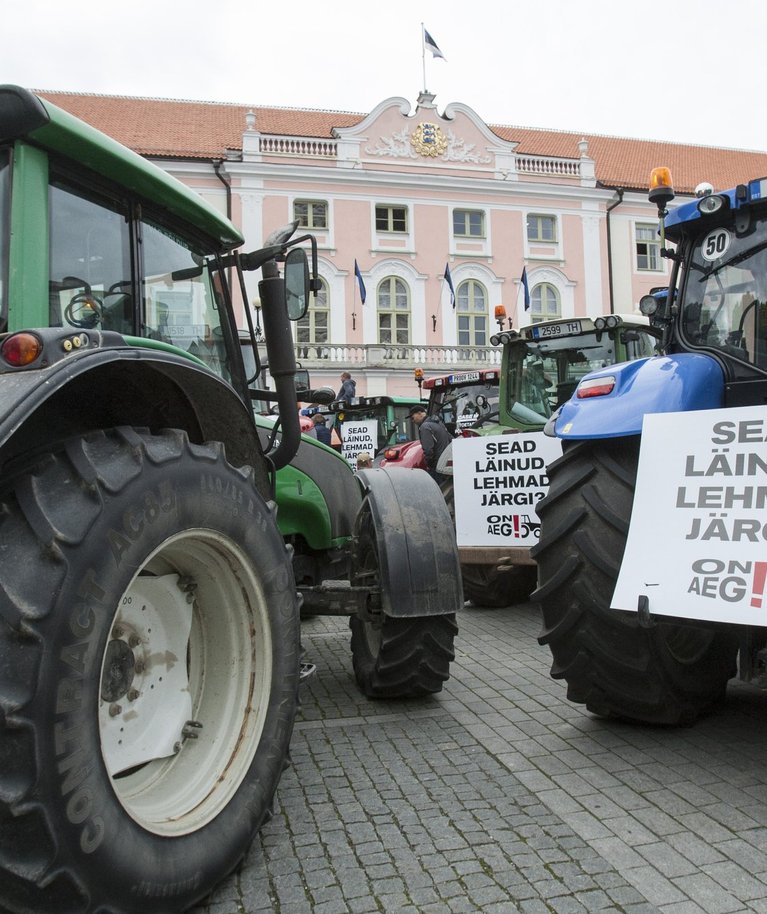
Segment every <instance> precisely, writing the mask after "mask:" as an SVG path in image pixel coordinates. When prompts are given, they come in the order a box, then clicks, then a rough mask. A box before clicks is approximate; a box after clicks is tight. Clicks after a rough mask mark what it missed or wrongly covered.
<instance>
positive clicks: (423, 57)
mask: <svg viewBox="0 0 767 914" xmlns="http://www.w3.org/2000/svg"><path fill="white" fill-rule="evenodd" d="M421 63H422V65H423V94H424V95H426V37H425V36H424V27H423V22H422V23H421Z"/></svg>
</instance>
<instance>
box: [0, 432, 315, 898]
mask: <svg viewBox="0 0 767 914" xmlns="http://www.w3.org/2000/svg"><path fill="white" fill-rule="evenodd" d="M0 502H1V505H2V511H1V513H0V546H1V547H2V550H3V558H2V564H1V565H0V907H2V909H3V910H5V911H12V912H28V911H37V912H50V914H53V912H56V914H95V912H105V911H109V912H113V914H128V912H130V914H133V912H136V911H142V912H148V914H168V912H176V911H182V910H185V909H187V908H188V907H190V906H191V905H193V904H194V903H196V902H198V901H199V900H200V899H202V898H203V897H205V896H206V895H207V894H208V893H209V892H210V890H211V889H212V888H213V887H214V886H215V884H216V883H217V882H219V881H220V880H221V879H222V878H223V877H224V876H226V875H227V874H228V873H229V872H230V871H231V870H232V869H234V868H235V867H236V866H237V865H238V864H239V862H240V861H241V860H242V858H243V856H244V855H245V853H246V851H247V850H248V847H249V845H250V843H251V841H252V839H253V837H254V836H255V834H256V833H257V831H258V829H259V828H260V826H261V825H262V823H263V822H264V821H266V819H267V818H268V816H269V814H270V809H271V805H272V800H273V796H274V792H275V789H276V787H277V784H278V781H279V779H280V775H281V773H282V771H283V770H284V768H285V766H286V763H287V760H288V747H289V742H290V737H291V732H292V728H293V720H294V716H295V712H296V706H297V691H298V674H299V623H298V608H297V604H296V597H295V588H294V586H293V580H292V574H291V568H290V563H289V560H288V556H287V553H286V550H285V546H284V544H283V541H282V538H281V537H280V535H279V533H278V531H277V528H276V525H275V523H274V517H273V511H272V508H271V507H270V506H268V505H267V504H266V503H265V502H264V500H263V499H262V498H261V497H260V496H259V495H258V494H257V492H256V490H255V489H254V487H253V485H252V480H251V474H250V472H249V471H247V470H239V469H235V468H234V467H232V466H231V465H230V464H228V463H227V461H226V459H225V457H224V453H223V448H222V447H221V445H216V444H210V445H204V446H197V445H192V444H190V443H189V442H188V440H187V439H186V436H185V435H184V434H183V433H181V432H174V431H169V432H164V433H162V434H160V435H149V434H148V433H143V432H139V431H137V430H135V429H130V428H123V429H116V430H113V431H109V432H106V433H96V434H91V435H87V436H85V437H82V438H77V439H74V440H71V441H69V442H67V443H66V444H64V445H63V446H62V447H61V448H60V449H59V450H57V451H56V452H55V453H53V454H51V455H47V456H45V457H43V458H42V459H40V460H38V461H36V462H34V463H29V465H28V466H27V467H26V468H25V469H23V470H20V471H19V472H18V473H17V474H16V475H15V477H14V478H13V480H12V481H10V482H9V481H8V480H4V490H3V493H2V498H1V499H0Z"/></svg>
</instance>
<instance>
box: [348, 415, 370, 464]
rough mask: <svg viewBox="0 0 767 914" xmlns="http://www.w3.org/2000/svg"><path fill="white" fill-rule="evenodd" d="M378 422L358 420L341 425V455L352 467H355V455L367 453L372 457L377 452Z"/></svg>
mask: <svg viewBox="0 0 767 914" xmlns="http://www.w3.org/2000/svg"><path fill="white" fill-rule="evenodd" d="M377 437H378V422H377V420H376V419H359V420H357V421H356V422H342V423H341V453H342V454H343V456H344V457H345V458H346V459H347V460H348V462H349V464H350V465H351V466H352V467H355V468H356V466H357V454H360V453H361V452H362V451H367V452H368V454H370V456H371V457H372V456H374V455H375V452H376V451H377V450H378V447H377Z"/></svg>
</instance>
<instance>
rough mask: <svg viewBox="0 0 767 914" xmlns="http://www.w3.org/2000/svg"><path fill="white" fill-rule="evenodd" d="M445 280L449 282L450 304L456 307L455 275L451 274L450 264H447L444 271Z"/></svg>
mask: <svg viewBox="0 0 767 914" xmlns="http://www.w3.org/2000/svg"><path fill="white" fill-rule="evenodd" d="M443 275H444V278H445V282H446V283H447V287H448V289H450V304H451V305H452V306H453V308H455V289H454V288H453V277H452V276H451V275H450V264H449V263H446V264H445V272H444V274H443Z"/></svg>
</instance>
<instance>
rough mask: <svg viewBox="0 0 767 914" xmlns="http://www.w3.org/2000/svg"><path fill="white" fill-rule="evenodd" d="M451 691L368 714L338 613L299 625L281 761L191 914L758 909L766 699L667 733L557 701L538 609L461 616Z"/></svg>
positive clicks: (762, 887) (734, 689)
mask: <svg viewBox="0 0 767 914" xmlns="http://www.w3.org/2000/svg"><path fill="white" fill-rule="evenodd" d="M458 621H459V626H460V631H459V635H458V638H457V640H456V660H455V663H454V664H453V666H452V672H451V678H450V680H449V681H448V682H447V683H446V685H445V688H444V690H443V691H442V692H441V693H440V694H439V695H437V696H434V697H432V698H429V699H426V700H418V701H398V702H371V701H368V700H366V699H365V698H363V697H362V695H361V694H360V692H359V691H358V690H357V687H356V684H355V682H354V677H353V673H352V665H351V654H350V650H349V631H348V622H347V620H346V619H338V618H332V617H331V618H328V617H318V618H314V619H309V620H306V621H305V622H304V624H303V641H304V646H305V647H306V649H307V655H308V657H309V658H310V659H312V660H313V661H314V662H316V663H317V666H318V672H317V674H316V676H315V677H314V678H313V679H312V680H311V681H310V682H309V683H308V684H307V685H305V686H304V687H303V706H302V710H301V714H300V717H299V721H298V723H297V726H296V730H295V734H294V738H293V744H292V756H293V767H292V769H290V770H289V771H287V772H286V773H285V775H284V776H283V779H282V782H281V784H280V788H279V790H278V795H277V804H276V808H275V816H274V818H273V820H272V821H271V822H270V823H269V824H268V825H267V826H266V827H265V828H264V829H263V831H262V833H261V835H260V837H259V838H258V839H257V840H256V842H255V843H254V845H253V847H252V849H251V852H250V854H249V856H248V858H247V859H246V861H245V864H244V866H243V867H242V868H241V870H240V871H239V872H238V873H237V874H235V875H233V876H232V877H230V878H229V879H228V880H227V881H226V882H225V883H224V884H223V885H222V886H220V887H219V889H218V890H217V891H216V893H215V894H214V895H213V896H211V898H209V899H208V901H207V903H206V905H204V906H203V907H199V908H197V909H196V914H203V912H205V914H257V912H258V914H261V912H267V911H269V912H277V914H346V912H351V914H373V912H385V914H389V912H391V914H395V912H396V914H416V912H418V914H451V912H455V914H459V912H488V914H506V912H515V911H519V912H524V914H547V912H553V914H577V912H584V911H599V912H616V911H620V912H631V914H649V912H656V911H657V912H663V914H698V912H708V914H738V912H745V911H753V912H767V752H765V749H766V748H767V728H765V727H764V726H763V720H764V716H765V710H767V694H765V693H762V692H760V691H758V690H756V689H755V688H753V687H750V686H748V687H747V686H743V685H739V684H733V685H731V686H730V691H729V694H728V699H727V702H726V704H725V705H724V706H723V707H722V709H721V710H718V711H717V712H716V713H715V714H713V715H711V716H710V717H708V718H706V719H704V720H702V721H699V722H698V723H697V724H696V725H695V726H694V727H691V728H688V729H681V730H668V729H659V728H652V727H643V726H631V725H628V724H622V723H616V722H612V721H603V720H599V719H597V718H594V717H592V716H591V715H590V714H588V713H587V712H585V711H584V710H583V709H582V708H581V707H580V706H575V705H572V704H570V703H568V702H567V701H566V699H565V689H564V686H563V685H562V684H561V683H557V682H554V681H553V680H552V679H551V678H550V677H549V675H548V670H549V665H550V655H549V652H548V648H544V647H541V646H539V645H538V643H537V641H536V636H537V634H538V629H539V619H538V610H537V607H535V606H532V605H525V606H517V607H510V608H508V609H501V610H498V609H493V610H488V609H473V608H467V609H464V610H463V611H462V612H461V614H460V616H459V620H458Z"/></svg>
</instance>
